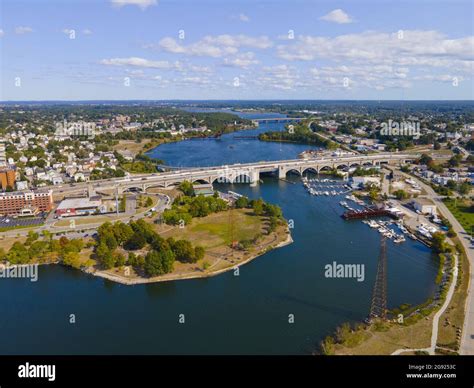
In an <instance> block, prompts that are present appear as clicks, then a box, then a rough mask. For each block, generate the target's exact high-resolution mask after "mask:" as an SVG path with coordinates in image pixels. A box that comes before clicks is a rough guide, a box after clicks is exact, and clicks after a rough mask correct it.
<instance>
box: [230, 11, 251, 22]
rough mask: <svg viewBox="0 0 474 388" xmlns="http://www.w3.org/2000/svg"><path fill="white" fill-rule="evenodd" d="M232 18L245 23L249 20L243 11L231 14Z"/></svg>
mask: <svg viewBox="0 0 474 388" xmlns="http://www.w3.org/2000/svg"><path fill="white" fill-rule="evenodd" d="M232 19H234V20H239V21H241V22H244V23H247V22H249V21H250V18H249V17H248V16H247V15H246V14H244V13H239V14H238V15H233V16H232Z"/></svg>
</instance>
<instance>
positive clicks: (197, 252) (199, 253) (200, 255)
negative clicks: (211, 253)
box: [194, 246, 206, 261]
mask: <svg viewBox="0 0 474 388" xmlns="http://www.w3.org/2000/svg"><path fill="white" fill-rule="evenodd" d="M205 253H206V251H205V249H204V248H203V247H201V246H197V247H194V257H195V259H196V261H199V260H202V259H204V255H205Z"/></svg>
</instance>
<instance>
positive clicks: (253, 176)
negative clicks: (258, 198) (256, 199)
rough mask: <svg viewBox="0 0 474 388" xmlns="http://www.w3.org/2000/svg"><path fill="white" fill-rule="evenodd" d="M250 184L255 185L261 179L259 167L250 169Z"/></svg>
mask: <svg viewBox="0 0 474 388" xmlns="http://www.w3.org/2000/svg"><path fill="white" fill-rule="evenodd" d="M249 175H250V186H251V187H255V186H257V185H258V182H259V181H260V172H259V171H258V170H257V169H252V170H250V174H249Z"/></svg>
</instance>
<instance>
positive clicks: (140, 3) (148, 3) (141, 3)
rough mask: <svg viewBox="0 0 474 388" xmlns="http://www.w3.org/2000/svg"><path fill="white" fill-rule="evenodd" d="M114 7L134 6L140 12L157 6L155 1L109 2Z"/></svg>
mask: <svg viewBox="0 0 474 388" xmlns="http://www.w3.org/2000/svg"><path fill="white" fill-rule="evenodd" d="M110 2H111V3H112V5H113V6H114V7H118V8H121V7H123V6H125V5H136V6H137V7H139V8H141V9H142V10H145V9H147V8H148V7H150V6H151V5H157V4H158V2H157V0H110Z"/></svg>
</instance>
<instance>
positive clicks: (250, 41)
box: [145, 35, 273, 58]
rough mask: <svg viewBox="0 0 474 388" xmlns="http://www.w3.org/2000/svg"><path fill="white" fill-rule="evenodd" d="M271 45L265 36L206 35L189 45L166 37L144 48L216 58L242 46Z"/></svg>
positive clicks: (235, 51)
mask: <svg viewBox="0 0 474 388" xmlns="http://www.w3.org/2000/svg"><path fill="white" fill-rule="evenodd" d="M272 46H273V42H272V41H271V40H270V39H269V38H268V37H267V36H258V37H251V36H248V35H217V36H211V35H208V36H205V37H204V38H202V39H201V40H199V41H197V42H195V43H192V44H189V45H183V44H180V42H178V41H177V40H175V39H173V38H170V37H166V38H163V39H161V40H160V42H159V43H158V46H156V45H153V44H151V45H146V46H145V48H159V49H161V50H164V51H167V52H170V53H174V54H184V55H192V56H208V57H213V58H218V57H223V56H227V55H235V54H237V53H238V51H239V49H240V48H242V47H248V48H255V49H267V48H269V47H272Z"/></svg>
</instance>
